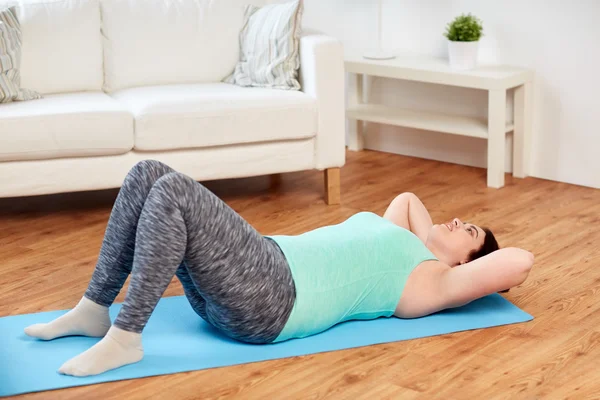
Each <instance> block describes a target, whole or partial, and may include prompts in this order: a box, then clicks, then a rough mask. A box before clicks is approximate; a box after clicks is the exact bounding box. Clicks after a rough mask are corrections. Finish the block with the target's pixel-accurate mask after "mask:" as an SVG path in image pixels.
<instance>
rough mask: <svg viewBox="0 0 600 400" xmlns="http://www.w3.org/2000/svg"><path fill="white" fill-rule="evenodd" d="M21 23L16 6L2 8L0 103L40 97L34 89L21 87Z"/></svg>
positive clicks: (0, 19) (0, 12) (0, 29)
mask: <svg viewBox="0 0 600 400" xmlns="http://www.w3.org/2000/svg"><path fill="white" fill-rule="evenodd" d="M20 64H21V25H20V24H19V21H18V20H17V17H16V12H15V9H14V8H8V9H4V10H0V103H8V102H10V101H15V100H16V101H23V100H33V99H40V98H41V97H42V96H41V95H40V94H39V93H37V92H34V91H33V90H27V89H21V88H20V87H19V86H20V84H21V75H20V73H19V66H20Z"/></svg>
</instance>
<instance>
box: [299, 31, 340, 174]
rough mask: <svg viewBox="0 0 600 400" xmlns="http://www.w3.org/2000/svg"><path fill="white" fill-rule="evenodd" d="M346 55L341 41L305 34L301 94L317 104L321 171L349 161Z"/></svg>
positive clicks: (318, 164)
mask: <svg viewBox="0 0 600 400" xmlns="http://www.w3.org/2000/svg"><path fill="white" fill-rule="evenodd" d="M344 78H345V74H344V51H343V48H342V44H341V42H340V41H339V40H337V39H335V38H333V37H330V36H326V35H324V34H322V33H319V32H314V31H304V33H303V34H302V37H301V38H300V75H299V79H300V85H301V88H302V89H301V90H302V91H303V92H304V93H306V94H308V95H310V96H312V97H314V98H315V99H316V100H317V113H318V126H317V136H316V144H315V163H316V166H315V167H316V168H317V169H320V170H322V169H326V168H334V167H341V166H343V165H344V163H345V160H346V150H345V145H346V143H345V142H346V137H345V136H346V133H345V123H346V122H345V121H346V120H345V118H346V116H345V98H344V96H345V94H344Z"/></svg>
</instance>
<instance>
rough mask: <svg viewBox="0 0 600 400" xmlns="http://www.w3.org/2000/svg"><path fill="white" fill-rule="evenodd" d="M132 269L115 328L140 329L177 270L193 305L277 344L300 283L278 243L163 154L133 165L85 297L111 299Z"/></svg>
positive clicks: (252, 338)
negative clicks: (170, 164) (160, 158)
mask: <svg viewBox="0 0 600 400" xmlns="http://www.w3.org/2000/svg"><path fill="white" fill-rule="evenodd" d="M129 274H131V281H130V284H129V289H128V290H127V294H126V296H125V302H124V304H123V307H122V309H121V311H120V312H119V315H118V316H117V319H116V320H115V322H114V325H115V326H117V327H119V328H121V329H123V330H126V331H130V332H138V333H140V332H142V330H143V329H144V326H146V323H147V322H148V319H149V318H150V314H152V311H153V310H154V307H156V304H157V303H158V301H159V299H160V297H161V296H162V294H163V293H164V291H165V290H166V288H167V286H168V285H169V283H170V282H171V279H172V278H173V276H175V275H176V276H177V278H179V280H180V281H181V283H182V285H183V288H184V291H185V295H186V297H187V299H188V300H189V302H190V304H191V306H192V308H193V309H194V311H195V312H196V313H197V314H198V315H200V316H201V317H202V318H203V319H204V320H205V321H207V322H208V323H210V324H211V325H213V326H214V327H215V328H217V329H218V330H220V331H221V332H223V333H224V334H226V335H227V336H229V337H232V338H234V339H237V340H240V341H244V342H249V343H270V342H272V341H273V340H275V339H276V338H277V336H278V335H279V333H280V332H281V330H282V329H283V327H284V325H285V323H286V322H287V319H288V317H289V315H290V313H291V311H292V307H293V304H294V300H295V298H296V290H295V286H294V281H293V278H292V275H291V271H290V268H289V265H288V263H287V261H286V259H285V256H284V255H283V253H282V252H281V250H280V249H279V247H278V246H277V244H276V243H275V242H274V241H272V240H270V239H268V238H265V237H264V236H262V235H260V234H259V233H258V232H257V231H256V230H255V229H254V228H253V227H252V226H251V225H250V224H248V223H247V222H246V221H245V220H244V219H242V217H241V216H240V215H239V214H237V213H236V212H235V211H233V210H232V209H231V208H230V207H229V206H228V205H227V204H225V203H224V202H223V201H222V200H220V199H219V198H218V197H216V196H215V195H214V194H213V193H211V192H210V191H209V190H208V189H206V188H205V187H204V186H202V185H201V184H200V183H198V182H196V181H194V180H193V179H191V178H190V177H188V176H186V175H183V174H181V173H179V172H175V171H174V170H173V169H171V168H170V167H168V166H166V165H164V164H162V163H160V162H158V161H142V162H140V163H138V164H137V165H136V166H135V167H133V169H132V170H131V171H130V172H129V174H128V175H127V177H126V178H125V181H124V182H123V186H122V187H121V190H120V191H119V195H118V197H117V200H116V202H115V205H114V207H113V210H112V213H111V215H110V219H109V221H108V226H107V228H106V233H105V236H104V241H103V243H102V249H101V250H100V255H99V257H98V262H97V265H96V269H95V271H94V274H93V276H92V280H91V282H90V284H89V287H88V289H87V291H86V292H85V295H84V296H85V297H87V298H88V299H89V300H92V301H93V302H95V303H97V304H101V305H103V306H107V307H108V306H110V305H111V304H112V303H113V301H114V300H115V298H116V297H117V295H118V294H119V291H120V290H121V288H122V287H123V284H124V283H125V280H126V279H127V276H128V275H129Z"/></svg>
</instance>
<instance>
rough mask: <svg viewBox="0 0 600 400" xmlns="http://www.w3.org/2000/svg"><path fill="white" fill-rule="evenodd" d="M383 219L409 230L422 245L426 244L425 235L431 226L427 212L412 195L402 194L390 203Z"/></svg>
mask: <svg viewBox="0 0 600 400" xmlns="http://www.w3.org/2000/svg"><path fill="white" fill-rule="evenodd" d="M383 218H385V219H388V220H390V221H391V222H393V223H394V224H396V225H398V226H401V227H403V228H405V229H408V230H410V231H411V232H412V233H414V234H415V235H417V237H418V238H419V239H421V241H422V242H423V243H425V242H427V235H428V234H429V230H430V229H431V227H432V226H433V222H432V221H431V216H429V212H427V209H426V208H425V206H424V205H423V203H422V202H421V200H419V198H418V197H417V196H415V195H414V194H413V193H408V192H407V193H402V194H401V195H398V196H396V198H395V199H394V200H393V201H392V202H391V203H390V205H389V207H388V208H387V210H386V211H385V214H384V215H383Z"/></svg>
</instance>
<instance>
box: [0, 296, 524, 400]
mask: <svg viewBox="0 0 600 400" xmlns="http://www.w3.org/2000/svg"><path fill="white" fill-rule="evenodd" d="M120 308H121V305H120V304H115V305H113V306H112V307H111V309H110V314H111V318H112V319H113V320H114V318H115V317H116V315H117V313H118V312H119V309H120ZM65 312H66V311H50V312H42V313H37V314H25V315H16V316H11V317H4V318H0V396H8V395H16V394H21V393H28V392H38V391H42V390H51V389H61V388H66V387H71V386H83V385H90V384H94V383H100V382H109V381H118V380H123V379H132V378H141V377H146V376H154V375H165V374H174V373H177V372H185V371H193V370H200V369H205V368H214V367H223V366H226V365H235V364H244V363H249V362H255V361H263V360H272V359H277V358H284V357H292V356H300V355H305V354H313V353H321V352H326V351H333V350H340V349H348V348H353V347H361V346H368V345H372V344H379V343H388V342H396V341H400V340H407V339H414V338H420V337H426V336H433V335H441V334H445V333H451V332H458V331H465V330H470V329H479V328H486V327H492V326H498V325H506V324H513V323H517V322H524V321H529V320H531V319H533V317H532V316H531V315H529V314H527V313H526V312H524V311H522V310H520V309H519V308H517V307H516V306H515V305H513V304H512V303H510V302H509V301H508V300H506V299H504V298H503V297H502V296H500V295H499V294H493V295H490V296H487V297H485V298H482V299H479V300H477V301H474V302H472V303H470V304H468V305H466V306H464V307H461V308H457V309H452V310H446V311H443V312H440V313H437V314H434V315H430V316H427V317H424V318H418V319H410V320H402V319H399V318H377V319H374V320H368V321H347V322H344V323H341V324H338V325H336V326H334V327H332V328H330V329H329V330H327V331H325V332H322V333H320V334H318V335H315V336H310V337H307V338H303V339H293V340H288V341H285V342H280V343H275V344H267V345H256V344H247V343H242V342H238V341H236V340H233V339H230V338H228V337H227V336H225V335H223V334H220V333H219V332H218V331H217V330H216V329H214V328H213V327H212V326H211V325H209V324H208V323H206V322H205V321H204V320H202V319H201V318H200V317H198V316H197V315H196V314H195V313H194V312H193V311H192V309H191V307H190V305H189V304H188V302H187V300H186V299H185V297H183V296H177V297H167V298H163V299H161V300H160V302H159V304H158V306H157V308H156V310H155V312H154V313H153V314H152V317H151V318H150V321H149V323H148V325H147V326H146V329H145V330H144V334H143V344H144V354H145V355H144V359H143V360H142V361H141V362H139V363H137V364H132V365H127V366H124V367H121V368H117V369H116V370H112V371H108V372H106V373H104V374H100V375H97V376H92V377H83V378H76V377H71V376H64V375H60V374H59V373H58V372H56V371H57V370H58V368H59V367H60V366H61V365H62V364H63V363H64V362H65V361H67V360H68V359H70V358H71V357H73V356H76V355H77V354H79V353H81V352H83V351H85V350H87V349H88V348H90V347H91V346H92V345H94V344H95V343H96V342H98V341H99V340H100V339H99V338H87V337H66V338H60V339H55V340H52V341H47V342H46V341H41V340H37V339H33V338H30V337H28V336H26V335H25V334H24V333H23V328H25V327H26V326H28V325H31V324H35V323H39V322H48V321H51V320H53V319H55V318H57V317H58V316H60V315H62V314H64V313H65Z"/></svg>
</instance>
